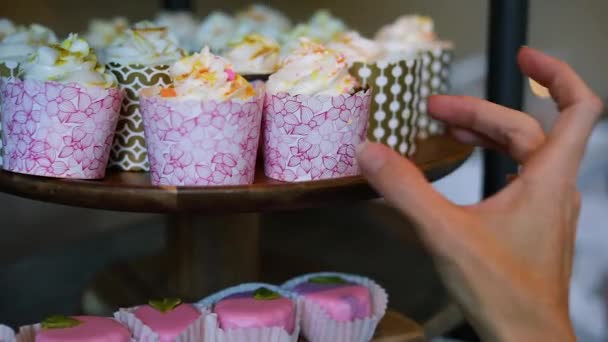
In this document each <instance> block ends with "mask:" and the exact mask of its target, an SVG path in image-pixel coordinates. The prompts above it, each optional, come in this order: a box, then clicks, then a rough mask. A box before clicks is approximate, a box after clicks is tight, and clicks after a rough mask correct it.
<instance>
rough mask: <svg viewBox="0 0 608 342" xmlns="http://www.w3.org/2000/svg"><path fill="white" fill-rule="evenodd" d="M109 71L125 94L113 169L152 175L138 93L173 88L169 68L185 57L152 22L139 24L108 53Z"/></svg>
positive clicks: (125, 33) (176, 44)
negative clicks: (150, 89) (150, 88)
mask: <svg viewBox="0 0 608 342" xmlns="http://www.w3.org/2000/svg"><path fill="white" fill-rule="evenodd" d="M104 55H105V58H106V61H105V62H106V63H107V67H108V69H109V70H110V71H111V72H112V73H113V74H114V75H116V78H117V80H118V83H119V85H120V87H121V88H122V89H123V90H124V91H125V98H124V101H123V104H122V110H121V113H120V120H119V121H118V127H117V132H116V138H115V140H114V143H113V146H112V154H111V158H110V166H112V167H114V168H118V169H120V170H123V171H148V170H149V162H148V155H147V149H146V142H145V139H144V126H143V121H142V118H141V113H140V111H139V98H138V92H139V90H140V89H142V88H146V87H155V86H159V87H166V86H169V85H170V84H171V77H170V75H169V66H170V65H171V64H173V63H175V62H176V61H177V60H179V59H180V58H182V57H183V56H184V51H183V50H182V49H180V47H179V44H178V41H177V39H176V38H175V36H174V35H173V34H172V33H171V32H170V31H169V30H168V29H167V28H166V27H159V26H156V25H155V24H154V23H151V22H139V23H137V24H135V26H134V27H133V28H131V29H128V30H126V31H125V32H124V33H123V34H122V35H120V36H119V37H117V38H116V39H115V40H114V42H113V43H112V44H110V46H109V47H108V48H106V49H105V53H104Z"/></svg>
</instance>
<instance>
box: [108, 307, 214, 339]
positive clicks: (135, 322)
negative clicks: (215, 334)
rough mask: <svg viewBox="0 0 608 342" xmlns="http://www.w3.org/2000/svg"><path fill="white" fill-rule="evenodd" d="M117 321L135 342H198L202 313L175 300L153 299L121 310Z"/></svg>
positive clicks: (201, 332) (201, 333)
mask: <svg viewBox="0 0 608 342" xmlns="http://www.w3.org/2000/svg"><path fill="white" fill-rule="evenodd" d="M114 317H115V318H116V320H118V321H119V322H121V323H122V324H124V325H125V326H127V327H128V328H129V330H131V333H132V335H133V338H134V339H135V341H159V342H172V341H177V340H179V341H182V342H188V341H192V342H195V341H201V340H202V339H203V325H204V314H203V312H202V311H201V310H200V309H199V308H197V307H195V306H194V305H191V304H185V303H182V302H181V300H180V299H177V298H171V299H169V298H166V299H163V300H152V301H150V302H149V304H147V305H141V306H138V307H135V308H130V309H120V311H118V312H117V313H115V314H114Z"/></svg>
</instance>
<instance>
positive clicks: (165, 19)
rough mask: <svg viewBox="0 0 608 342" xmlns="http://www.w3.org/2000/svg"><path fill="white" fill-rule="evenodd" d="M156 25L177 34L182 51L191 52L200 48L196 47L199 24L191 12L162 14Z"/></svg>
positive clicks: (158, 17)
mask: <svg viewBox="0 0 608 342" xmlns="http://www.w3.org/2000/svg"><path fill="white" fill-rule="evenodd" d="M154 23H155V24H156V25H155V26H159V27H166V28H168V29H169V31H170V32H172V33H173V34H175V36H176V37H177V40H178V42H179V46H180V47H181V48H182V49H184V50H186V51H189V52H191V51H197V49H198V48H199V47H197V46H194V33H195V32H196V27H197V24H198V23H197V20H196V19H195V18H194V16H193V15H192V13H191V12H183V11H178V12H160V13H159V14H158V15H157V16H156V19H155V20H154Z"/></svg>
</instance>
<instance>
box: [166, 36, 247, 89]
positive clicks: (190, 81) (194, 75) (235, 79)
mask: <svg viewBox="0 0 608 342" xmlns="http://www.w3.org/2000/svg"><path fill="white" fill-rule="evenodd" d="M169 74H170V75H171V77H172V78H173V88H167V89H163V90H162V91H161V95H162V96H165V97H180V98H194V99H198V100H230V99H234V100H247V99H249V98H251V97H252V96H255V95H256V93H255V90H254V88H253V87H252V86H251V84H249V82H247V80H245V79H244V78H243V77H242V76H240V75H239V74H237V73H236V72H235V71H234V68H233V67H232V64H230V62H228V61H227V60H226V59H224V58H222V57H220V56H216V55H214V54H212V53H211V52H209V48H207V47H206V48H204V49H203V50H202V51H201V52H200V53H195V54H193V55H191V56H188V57H184V58H182V59H180V60H179V61H177V62H176V63H175V64H173V65H172V66H171V68H170V69H169Z"/></svg>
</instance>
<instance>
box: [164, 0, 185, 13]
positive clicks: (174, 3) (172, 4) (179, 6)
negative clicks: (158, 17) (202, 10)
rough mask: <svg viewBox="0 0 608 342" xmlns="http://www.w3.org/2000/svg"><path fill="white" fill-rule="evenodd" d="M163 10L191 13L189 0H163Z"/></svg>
mask: <svg viewBox="0 0 608 342" xmlns="http://www.w3.org/2000/svg"><path fill="white" fill-rule="evenodd" d="M163 8H164V9H166V10H169V11H191V10H192V1H191V0H163Z"/></svg>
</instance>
